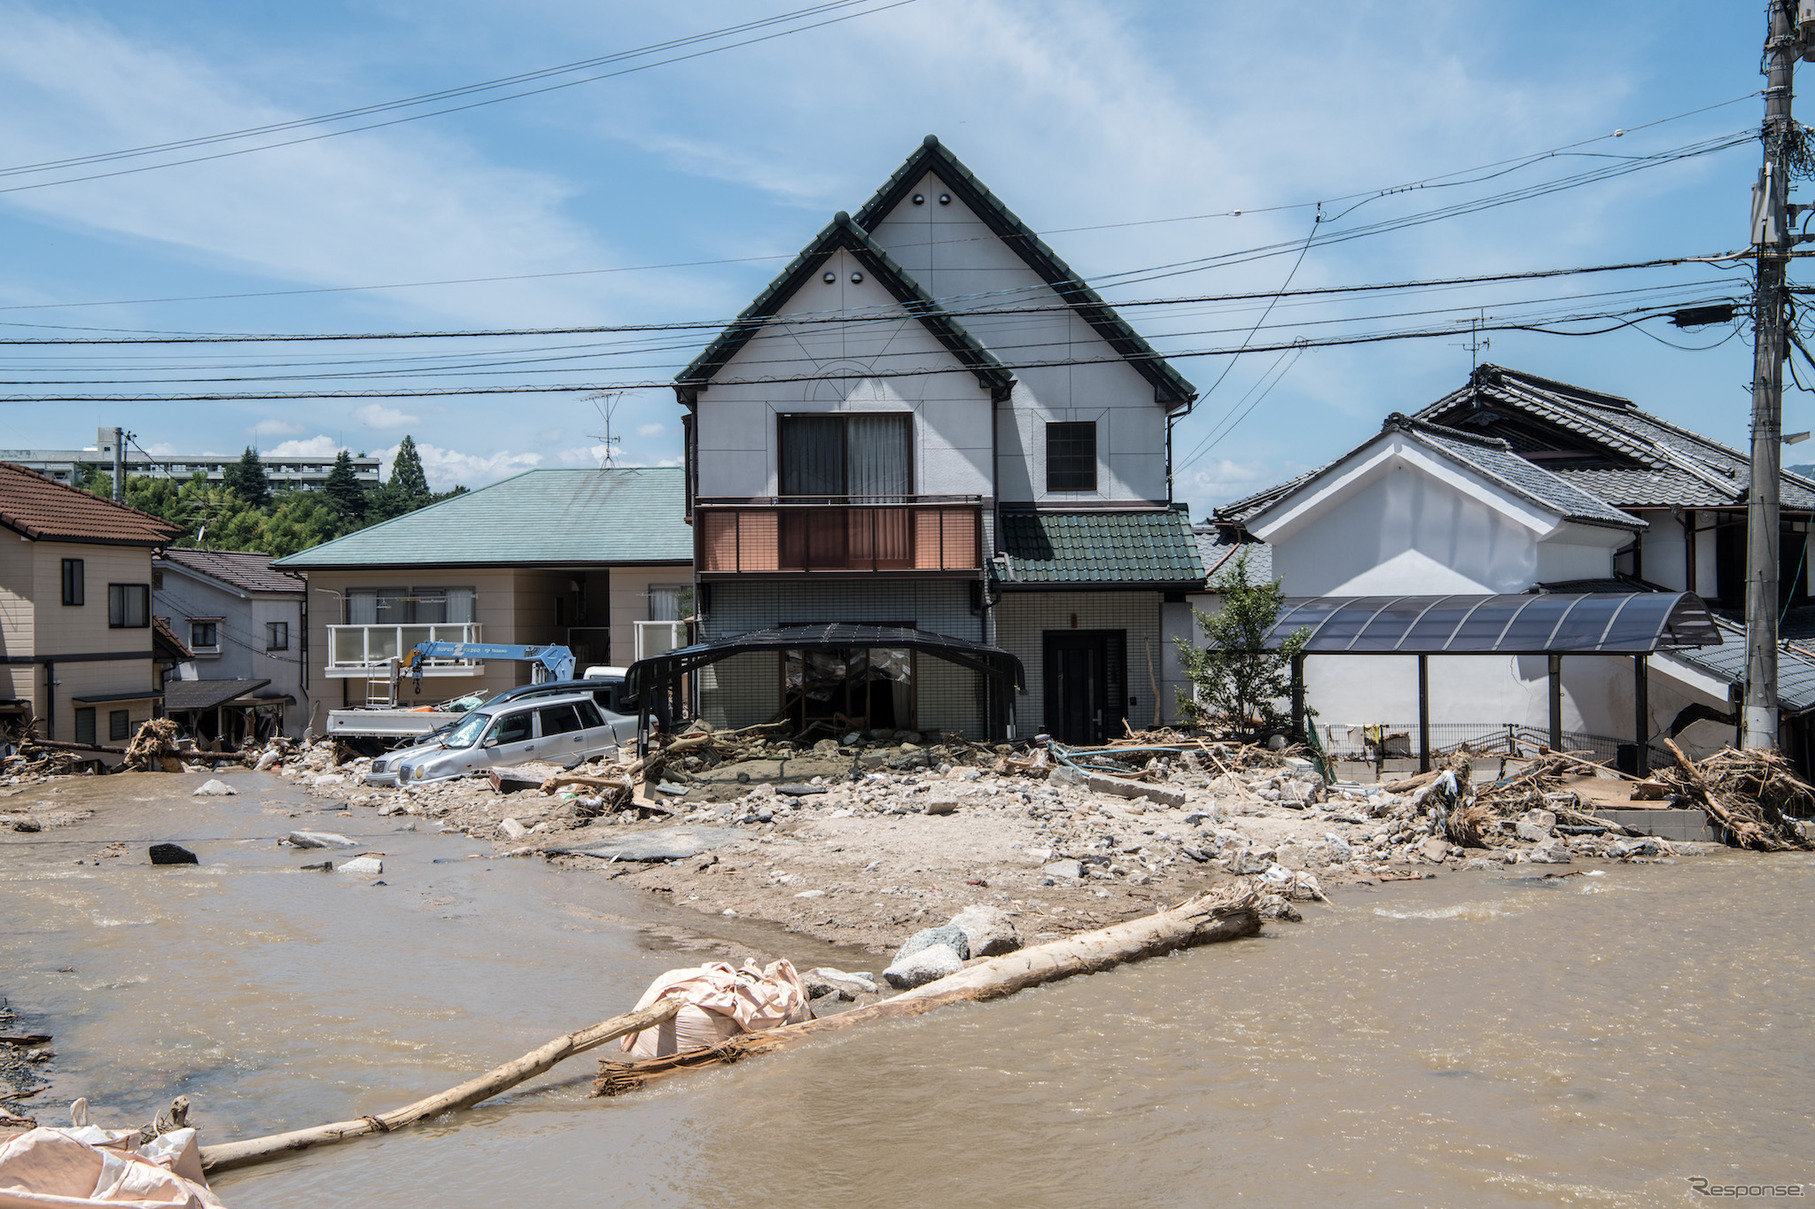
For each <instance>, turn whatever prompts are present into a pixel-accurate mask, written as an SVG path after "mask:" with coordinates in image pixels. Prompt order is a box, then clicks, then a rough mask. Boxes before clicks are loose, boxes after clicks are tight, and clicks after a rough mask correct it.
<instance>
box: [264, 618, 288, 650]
mask: <svg viewBox="0 0 1815 1209" xmlns="http://www.w3.org/2000/svg"><path fill="white" fill-rule="evenodd" d="M265 649H266V650H267V651H287V650H289V649H290V623H289V622H287V621H267V622H266V623H265Z"/></svg>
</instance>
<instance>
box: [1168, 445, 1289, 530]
mask: <svg viewBox="0 0 1815 1209" xmlns="http://www.w3.org/2000/svg"><path fill="white" fill-rule="evenodd" d="M1287 477H1289V476H1288V475H1287V474H1284V473H1282V472H1281V471H1280V470H1279V469H1278V468H1276V467H1275V466H1273V465H1272V464H1270V463H1267V462H1237V461H1233V460H1231V459H1229V458H1217V459H1215V460H1213V461H1211V462H1209V463H1207V464H1206V465H1205V466H1203V468H1202V469H1200V470H1198V471H1196V472H1195V473H1194V474H1192V475H1191V492H1190V500H1191V507H1192V514H1193V516H1194V517H1196V518H1197V519H1199V520H1202V519H1203V517H1204V515H1205V514H1206V513H1208V512H1209V511H1210V509H1212V508H1214V507H1216V506H1217V505H1219V504H1226V503H1229V502H1230V501H1231V500H1238V499H1241V498H1242V497H1243V496H1247V495H1253V494H1254V493H1255V492H1256V491H1261V490H1263V489H1265V488H1267V487H1271V486H1273V484H1275V483H1278V482H1280V481H1282V480H1283V479H1285V478H1287ZM1181 494H1183V493H1181Z"/></svg>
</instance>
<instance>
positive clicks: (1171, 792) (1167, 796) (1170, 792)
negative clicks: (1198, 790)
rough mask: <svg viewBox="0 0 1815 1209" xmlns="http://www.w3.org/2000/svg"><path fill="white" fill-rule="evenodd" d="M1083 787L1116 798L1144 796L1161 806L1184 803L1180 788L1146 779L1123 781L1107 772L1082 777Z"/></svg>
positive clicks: (1183, 795) (1182, 791) (1183, 792)
mask: <svg viewBox="0 0 1815 1209" xmlns="http://www.w3.org/2000/svg"><path fill="white" fill-rule="evenodd" d="M1084 787H1085V788H1086V789H1088V790H1090V791H1091V792H1092V793H1106V794H1111V795H1113V796H1115V797H1118V798H1146V799H1147V800H1148V801H1150V802H1157V803H1159V804H1160V805H1161V806H1183V805H1184V804H1185V791H1184V790H1182V789H1174V788H1173V787H1172V786H1170V785H1154V784H1150V783H1149V782H1147V781H1125V780H1123V779H1122V778H1121V777H1112V776H1109V775H1108V774H1107V773H1099V772H1093V773H1091V774H1090V775H1089V776H1087V777H1085V778H1084Z"/></svg>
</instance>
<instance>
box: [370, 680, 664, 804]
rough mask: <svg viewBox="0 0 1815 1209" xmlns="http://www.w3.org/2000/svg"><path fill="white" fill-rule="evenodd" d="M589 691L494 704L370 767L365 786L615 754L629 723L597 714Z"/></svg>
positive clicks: (629, 736)
mask: <svg viewBox="0 0 1815 1209" xmlns="http://www.w3.org/2000/svg"><path fill="white" fill-rule="evenodd" d="M597 695H598V694H596V693H595V692H593V691H588V690H578V691H570V692H563V693H556V694H552V695H551V694H541V695H535V696H530V697H527V698H521V697H519V698H515V699H508V700H507V699H502V698H500V699H495V700H492V701H488V702H486V703H485V704H484V705H482V706H480V707H479V708H478V709H475V710H472V711H470V712H469V713H468V714H467V715H466V716H465V717H464V718H462V719H461V720H460V721H459V722H457V723H455V724H454V725H452V726H450V727H447V728H445V729H443V730H439V731H436V732H435V733H434V734H432V735H430V736H429V737H428V738H426V739H424V740H423V741H422V742H420V743H416V744H413V745H411V746H409V747H405V748H401V749H399V750H397V751H394V752H391V753H389V754H387V755H384V756H381V757H379V758H378V759H376V760H374V761H372V771H371V772H369V773H367V774H366V784H368V785H417V784H421V783H422V782H424V781H440V780H444V779H446V778H448V777H458V776H463V775H465V774H467V773H472V772H486V771H488V770H490V769H493V768H508V767H510V766H511V765H513V764H524V763H527V762H529V761H531V760H547V761H549V762H551V763H555V764H564V765H573V764H577V763H579V762H580V761H581V760H589V759H591V758H593V757H594V756H603V755H612V754H615V753H616V751H617V749H618V745H619V744H620V743H626V742H630V741H632V740H634V739H635V738H636V728H637V723H636V719H635V718H632V717H628V716H626V715H624V714H619V713H614V712H612V711H611V710H608V709H603V708H601V707H600V705H599V703H598V701H597V699H596V698H597Z"/></svg>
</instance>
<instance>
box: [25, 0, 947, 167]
mask: <svg viewBox="0 0 1815 1209" xmlns="http://www.w3.org/2000/svg"><path fill="white" fill-rule="evenodd" d="M872 2H873V0H835V2H834V3H829V4H821V5H817V6H815V7H812V8H806V9H798V10H796V11H794V12H792V13H784V14H781V15H780V16H777V17H769V18H765V19H763V20H760V21H753V22H746V23H745V24H743V25H740V26H727V27H725V28H724V29H720V30H714V31H711V32H709V33H705V34H696V35H693V36H691V37H688V38H680V39H674V40H672V41H670V42H666V43H657V44H655V45H652V46H647V47H639V48H638V49H636V50H631V51H621V52H618V53H617V54H614V55H606V56H602V57H601V58H598V59H591V60H585V61H583V62H581V63H579V64H572V65H568V66H565V67H556V68H544V69H542V70H541V71H539V72H530V73H526V74H525V75H523V76H517V77H509V78H507V79H505V80H500V81H491V82H488V83H484V84H476V85H467V86H465V87H462V88H456V89H448V90H444V91H443V92H440V93H426V94H423V96H422V97H419V98H409V99H405V100H402V101H390V102H384V103H381V104H378V105H372V106H366V107H364V108H361V109H352V110H342V111H340V112H339V113H337V114H326V115H321V116H318V117H313V118H298V119H295V120H293V121H289V122H277V123H272V124H270V125H268V126H263V127H249V128H247V129H246V130H243V131H229V132H226V133H223V134H216V135H202V136H199V137H197V138H193V139H183V140H177V141H175V142H172V143H165V144H159V145H156V146H148V147H137V148H128V149H126V150H123V151H113V152H102V153H99V154H96V155H93V156H77V157H74V158H72V159H68V160H60V161H46V162H45V164H43V165H21V166H19V167H16V168H10V169H4V170H0V176H8V175H20V174H27V173H30V172H34V171H45V170H48V168H52V167H59V166H79V165H82V164H87V163H106V162H114V161H118V160H122V159H129V158H135V157H138V156H142V155H150V154H156V153H157V152H159V151H161V150H168V149H182V148H185V147H197V146H208V145H213V144H218V143H220V142H225V141H231V140H233V139H236V138H245V137H254V136H256V135H257V134H259V133H265V132H275V131H282V130H289V129H298V128H303V127H307V126H311V125H320V124H322V123H324V122H328V121H335V120H343V119H345V118H347V117H349V116H358V115H360V114H369V113H378V112H386V111H391V110H395V109H398V108H402V107H406V106H409V105H414V104H422V103H425V102H427V101H433V100H437V99H443V98H448V97H453V96H461V95H470V94H471V93H472V92H475V91H481V90H484V89H487V88H495V87H502V86H505V85H507V84H509V83H513V82H521V81H525V80H529V79H537V78H544V77H546V76H549V75H554V74H560V73H563V72H569V71H575V70H580V69H583V68H585V67H589V66H596V65H600V64H604V63H609V62H621V61H623V60H625V59H629V58H635V57H637V56H640V55H645V54H652V53H659V52H661V51H663V50H669V49H676V48H679V47H682V46H688V45H697V44H698V43H700V42H702V41H709V40H711V39H714V38H721V37H726V36H729V35H732V34H736V33H743V32H748V31H751V30H755V29H760V28H764V27H767V26H771V25H775V24H778V23H782V22H786V21H790V20H794V19H797V18H800V17H803V16H817V15H820V14H822V13H827V12H836V11H837V10H840V9H846V8H851V7H853V6H855V5H861V4H868V3H872ZM913 3H915V0H891V2H890V3H886V4H881V5H878V6H877V7H874V8H867V9H862V10H860V11H857V12H847V13H843V14H842V15H836V16H828V17H826V18H825V19H824V20H821V21H814V22H811V23H808V24H804V25H798V26H795V27H793V28H789V29H783V30H780V31H777V32H773V33H766V34H761V35H759V36H756V37H751V38H745V39H744V40H742V41H739V42H730V43H726V44H725V45H722V46H709V47H707V48H706V49H704V50H696V51H692V52H690V53H687V54H681V55H675V56H673V57H671V58H667V59H657V60H655V61H654V62H650V63H639V64H636V65H634V66H630V67H625V68H622V69H620V70H618V71H609V72H602V73H600V74H598V75H593V76H584V77H582V78H580V79H577V80H565V81H562V82H560V83H557V84H549V85H546V86H544V87H541V88H530V89H525V90H524V91H522V92H514V93H508V94H506V95H504V96H497V97H487V98H485V99H484V100H479V101H471V102H468V103H467V104H464V105H450V106H447V107H445V108H442V109H431V110H428V111H427V112H424V113H415V114H408V115H405V116H403V117H399V118H390V119H387V120H385V121H382V122H369V123H367V124H365V125H363V126H349V127H347V128H345V129H342V130H330V131H326V132H324V133H321V134H311V135H305V136H304V137H302V138H294V139H284V140H280V141H278V142H274V143H261V144H259V145H257V146H253V147H240V148H236V149H234V150H230V151H220V152H216V153H214V154H211V155H198V156H191V157H190V158H188V159H177V160H167V161H165V162H163V163H157V164H140V165H137V166H135V167H131V168H121V169H117V170H115V171H112V172H96V173H90V174H89V175H86V176H69V177H63V178H60V179H58V180H50V181H37V182H34V183H32V184H26V185H10V186H6V187H4V188H0V193H18V192H22V191H24V190H27V189H44V188H48V187H50V186H52V185H69V184H76V183H79V182H82V181H92V180H105V179H107V178H109V177H116V176H129V175H131V174H133V173H136V172H152V171H156V170H157V169H160V168H175V167H178V166H181V165H184V164H199V163H205V162H207V161H210V160H218V159H227V158H229V157H232V156H236V155H247V154H250V153H251V152H254V151H269V150H271V149H272V148H276V147H293V146H296V145H297V144H299V143H313V142H319V141H320V140H322V139H330V138H337V137H339V136H340V135H343V134H354V133H357V132H359V131H362V130H377V129H380V128H382V127H385V126H396V125H400V124H402V123H404V122H415V121H420V120H421V119H423V118H429V117H438V116H440V115H442V114H448V113H458V112H461V111H462V110H467V109H478V108H480V107H481V106H485V105H496V104H498V103H500V102H503V101H511V100H517V99H519V98H522V97H527V96H536V95H538V94H540V93H544V92H554V91H556V90H557V89H562V88H572V87H574V86H575V85H579V84H590V83H593V82H595V81H598V80H609V79H614V78H616V77H618V76H624V75H630V74H631V73H633V72H639V71H647V70H649V69H650V68H652V67H664V66H667V65H668V64H671V63H680V62H684V61H686V60H688V59H697V58H701V57H702V56H705V55H711V54H717V53H719V52H720V51H726V50H734V49H737V48H738V47H742V46H752V45H755V44H756V43H759V42H768V41H771V40H773V39H775V38H785V37H788V36H789V35H790V34H797V33H805V32H806V31H808V30H813V29H820V28H822V27H824V26H827V25H836V24H838V23H840V22H843V21H849V20H852V19H854V18H856V17H863V16H869V15H871V14H873V13H879V12H885V11H887V10H888V9H892V8H901V7H903V6H904V5H908V4H913Z"/></svg>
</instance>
